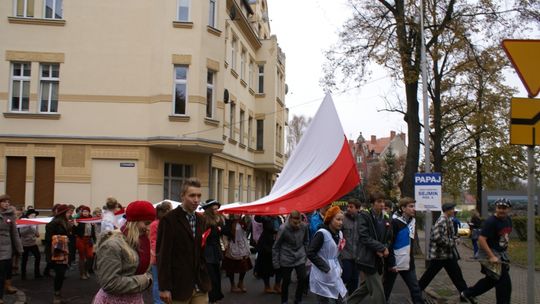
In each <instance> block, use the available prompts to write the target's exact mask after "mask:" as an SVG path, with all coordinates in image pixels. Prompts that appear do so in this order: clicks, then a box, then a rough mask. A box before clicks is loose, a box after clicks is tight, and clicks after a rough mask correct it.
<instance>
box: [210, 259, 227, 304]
mask: <svg viewBox="0 0 540 304" xmlns="http://www.w3.org/2000/svg"><path fill="white" fill-rule="evenodd" d="M206 268H207V269H208V276H209V277H210V283H211V284H212V288H211V289H210V292H208V300H209V301H210V302H217V301H219V300H221V299H223V297H224V296H223V293H222V292H221V271H220V269H219V264H211V263H206Z"/></svg>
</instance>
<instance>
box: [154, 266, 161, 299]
mask: <svg viewBox="0 0 540 304" xmlns="http://www.w3.org/2000/svg"><path fill="white" fill-rule="evenodd" d="M152 277H153V278H154V279H153V282H154V283H153V286H152V298H153V299H154V304H163V301H161V299H160V298H159V284H158V273H157V265H152Z"/></svg>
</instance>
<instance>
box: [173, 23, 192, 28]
mask: <svg viewBox="0 0 540 304" xmlns="http://www.w3.org/2000/svg"><path fill="white" fill-rule="evenodd" d="M172 25H173V27H174V28H186V29H191V28H193V22H188V21H173V22H172Z"/></svg>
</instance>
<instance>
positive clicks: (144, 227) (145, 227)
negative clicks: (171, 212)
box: [137, 221, 152, 234]
mask: <svg viewBox="0 0 540 304" xmlns="http://www.w3.org/2000/svg"><path fill="white" fill-rule="evenodd" d="M150 224H152V221H144V222H137V227H138V228H139V232H140V233H141V234H147V233H148V231H150Z"/></svg>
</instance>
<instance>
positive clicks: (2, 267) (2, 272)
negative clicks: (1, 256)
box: [0, 259, 13, 299]
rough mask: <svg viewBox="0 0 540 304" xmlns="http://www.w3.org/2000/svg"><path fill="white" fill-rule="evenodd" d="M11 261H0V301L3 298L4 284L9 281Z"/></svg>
mask: <svg viewBox="0 0 540 304" xmlns="http://www.w3.org/2000/svg"><path fill="white" fill-rule="evenodd" d="M11 263H12V261H11V259H9V260H0V299H2V298H3V297H4V283H5V282H6V280H9V279H11V267H12V266H13V265H12V264H11Z"/></svg>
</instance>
